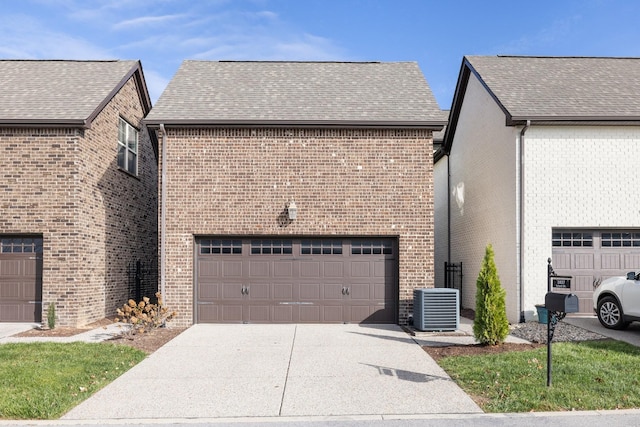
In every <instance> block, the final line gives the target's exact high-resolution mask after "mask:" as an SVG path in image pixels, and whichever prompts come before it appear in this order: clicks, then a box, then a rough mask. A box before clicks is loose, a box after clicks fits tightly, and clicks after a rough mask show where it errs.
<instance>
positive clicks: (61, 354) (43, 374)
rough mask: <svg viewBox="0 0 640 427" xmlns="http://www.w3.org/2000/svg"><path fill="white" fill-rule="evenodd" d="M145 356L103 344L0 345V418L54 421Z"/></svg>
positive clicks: (132, 349)
mask: <svg viewBox="0 0 640 427" xmlns="http://www.w3.org/2000/svg"><path fill="white" fill-rule="evenodd" d="M145 357H146V354H145V353H144V352H142V351H140V350H137V349H134V348H131V347H128V346H120V345H114V344H106V343H83V342H78V343H51V342H42V343H19V344H3V345H0V418H2V419H54V418H59V417H60V416H61V415H63V414H64V413H66V412H67V411H69V410H70V409H71V408H73V407H75V406H76V405H78V404H79V403H80V402H82V401H83V400H85V399H86V398H88V397H89V396H91V395H92V394H93V393H95V392H96V391H98V390H99V389H101V388H102V387H104V386H105V385H107V384H109V383H110V382H111V381H113V380H114V379H115V378H117V377H119V376H120V375H122V373H124V372H126V371H127V370H128V369H129V368H131V367H132V366H134V365H136V364H137V363H138V362H140V361H141V360H142V359H144V358H145Z"/></svg>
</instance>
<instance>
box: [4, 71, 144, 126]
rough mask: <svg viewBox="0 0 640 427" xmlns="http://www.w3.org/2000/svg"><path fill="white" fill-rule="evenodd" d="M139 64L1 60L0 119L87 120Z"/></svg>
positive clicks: (32, 120) (36, 120)
mask: <svg viewBox="0 0 640 427" xmlns="http://www.w3.org/2000/svg"><path fill="white" fill-rule="evenodd" d="M137 64H138V61H48V60H0V122H4V123H10V122H12V121H14V120H15V121H16V122H18V121H29V122H33V123H37V122H42V123H50V122H56V121H63V122H64V121H78V120H86V119H87V118H89V117H90V116H91V115H92V114H93V113H94V112H95V110H96V108H98V107H99V106H100V104H101V103H102V102H103V101H105V99H106V98H107V96H108V95H109V94H110V93H111V92H112V91H113V90H114V89H115V88H116V87H117V86H118V84H119V83H121V81H122V79H123V78H125V76H126V75H127V74H128V73H129V72H130V71H131V70H132V68H133V67H136V66H137Z"/></svg>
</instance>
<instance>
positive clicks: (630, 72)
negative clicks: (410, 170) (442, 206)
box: [435, 56, 640, 159]
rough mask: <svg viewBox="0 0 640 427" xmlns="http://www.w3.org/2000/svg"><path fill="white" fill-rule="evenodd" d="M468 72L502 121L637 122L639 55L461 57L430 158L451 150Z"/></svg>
mask: <svg viewBox="0 0 640 427" xmlns="http://www.w3.org/2000/svg"><path fill="white" fill-rule="evenodd" d="M471 75H474V76H475V77H476V78H477V79H478V80H479V81H480V83H481V84H482V85H483V86H484V87H485V89H486V90H487V92H488V93H489V94H490V95H491V96H492V97H493V99H494V100H495V101H496V103H497V104H498V105H499V106H500V108H501V109H502V111H503V112H504V114H505V123H506V125H507V126H518V125H524V124H526V123H527V121H531V123H532V124H581V123H582V124H605V123H609V124H638V123H639V122H640V58H604V57H536V56H466V57H464V58H463V60H462V67H461V69H460V74H459V76H458V84H457V86H456V91H455V94H454V96H453V103H452V105H451V113H450V116H449V123H448V125H447V128H446V132H445V136H444V146H443V148H442V150H439V152H438V153H436V157H435V158H436V159H439V158H441V157H442V155H443V154H446V153H449V152H450V150H451V144H452V143H453V137H454V135H455V132H456V128H457V126H458V119H459V117H460V111H461V109H462V104H463V102H464V97H465V93H466V90H467V84H468V82H469V77H470V76H471Z"/></svg>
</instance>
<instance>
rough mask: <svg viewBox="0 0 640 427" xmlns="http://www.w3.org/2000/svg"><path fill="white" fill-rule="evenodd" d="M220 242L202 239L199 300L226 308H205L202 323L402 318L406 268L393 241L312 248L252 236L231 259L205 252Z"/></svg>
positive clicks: (314, 243)
mask: <svg viewBox="0 0 640 427" xmlns="http://www.w3.org/2000/svg"><path fill="white" fill-rule="evenodd" d="M212 239H214V240H215V241H217V240H219V239H220V238H219V237H217V238H207V239H198V241H197V244H198V256H197V258H196V260H197V262H198V266H197V267H196V271H197V275H196V280H197V282H196V286H197V287H198V290H197V292H196V294H197V296H196V298H197V300H198V301H200V302H214V303H215V305H216V306H218V307H219V310H218V313H217V314H216V313H213V312H212V311H213V310H211V309H208V311H207V312H203V311H200V312H199V314H198V315H197V319H196V321H197V322H255V323H269V322H274V323H292V322H305V323H324V322H328V323H342V322H363V321H370V320H371V319H374V320H375V319H379V320H378V321H379V322H380V323H393V322H395V321H396V315H397V313H396V310H397V268H398V267H397V257H396V256H395V255H394V254H393V253H392V251H391V250H390V249H391V248H396V247H397V244H396V243H394V242H393V240H392V239H358V240H357V244H356V246H353V245H351V243H350V242H352V240H350V239H335V238H332V239H309V240H306V241H305V243H304V245H303V244H302V242H303V240H302V239H301V240H296V239H293V240H291V239H289V240H287V239H283V238H277V239H276V238H274V239H268V238H260V239H244V240H241V244H239V245H237V246H235V248H236V249H234V251H233V252H232V253H229V252H228V253H225V254H223V253H221V252H215V253H214V251H213V250H210V251H206V250H205V249H206V248H205V246H204V244H203V243H201V242H205V241H209V242H211V241H214V240H212ZM305 245H306V246H305ZM201 248H202V249H203V250H201ZM240 248H242V250H240ZM354 248H355V249H354ZM394 250H395V249H394ZM216 269H217V270H218V271H222V272H223V274H220V275H217V271H216ZM214 284H216V285H218V288H217V289H216V288H215V287H212V285H214ZM243 289H244V291H243ZM247 290H248V292H247ZM196 304H197V302H196ZM386 304H390V305H389V307H386V306H385V305H386ZM379 311H386V314H384V315H380V314H376V313H377V312H379ZM210 312H211V313H210ZM214 319H216V320H214Z"/></svg>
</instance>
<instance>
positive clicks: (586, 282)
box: [571, 275, 594, 292]
mask: <svg viewBox="0 0 640 427" xmlns="http://www.w3.org/2000/svg"><path fill="white" fill-rule="evenodd" d="M571 280H572V282H573V283H572V285H573V286H574V290H575V291H576V292H592V291H593V280H594V277H593V276H592V275H586V276H573V278H572V279H571Z"/></svg>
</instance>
